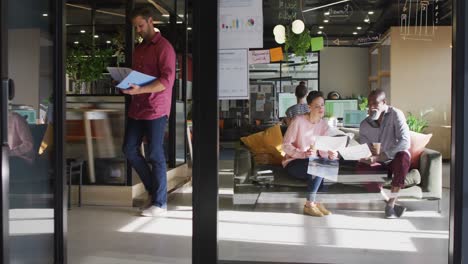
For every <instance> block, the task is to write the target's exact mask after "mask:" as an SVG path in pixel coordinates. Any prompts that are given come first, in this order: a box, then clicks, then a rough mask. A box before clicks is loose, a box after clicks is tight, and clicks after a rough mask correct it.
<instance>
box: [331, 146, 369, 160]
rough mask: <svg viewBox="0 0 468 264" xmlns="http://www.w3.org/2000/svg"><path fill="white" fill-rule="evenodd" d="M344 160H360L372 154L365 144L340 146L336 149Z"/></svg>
mask: <svg viewBox="0 0 468 264" xmlns="http://www.w3.org/2000/svg"><path fill="white" fill-rule="evenodd" d="M338 152H339V153H340V155H341V157H343V159H344V160H360V159H365V158H368V157H370V156H372V153H371V151H370V149H369V146H368V145H367V144H362V145H357V146H352V147H348V148H342V149H340V150H338Z"/></svg>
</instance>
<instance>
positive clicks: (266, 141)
mask: <svg viewBox="0 0 468 264" xmlns="http://www.w3.org/2000/svg"><path fill="white" fill-rule="evenodd" d="M241 141H242V142H243V143H244V144H245V145H246V146H247V147H248V148H249V149H250V151H252V153H253V155H254V159H255V162H257V163H258V164H272V165H280V164H281V161H282V160H283V153H282V148H281V145H282V144H283V134H282V133H281V127H280V125H279V124H278V125H275V126H273V127H270V128H268V129H266V130H265V131H262V132H258V133H255V134H252V135H250V136H248V137H242V138H241Z"/></svg>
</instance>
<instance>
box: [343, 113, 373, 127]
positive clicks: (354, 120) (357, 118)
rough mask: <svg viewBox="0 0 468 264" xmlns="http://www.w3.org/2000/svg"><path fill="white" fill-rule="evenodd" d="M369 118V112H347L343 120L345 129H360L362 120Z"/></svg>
mask: <svg viewBox="0 0 468 264" xmlns="http://www.w3.org/2000/svg"><path fill="white" fill-rule="evenodd" d="M366 117H367V111H361V110H345V111H344V118H343V126H344V127H359V126H360V125H361V122H362V120H364V119H365V118H366Z"/></svg>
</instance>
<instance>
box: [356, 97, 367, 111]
mask: <svg viewBox="0 0 468 264" xmlns="http://www.w3.org/2000/svg"><path fill="white" fill-rule="evenodd" d="M358 102H359V105H358V106H359V110H361V111H365V110H366V109H367V107H368V104H369V102H368V101H367V97H363V96H359V97H358Z"/></svg>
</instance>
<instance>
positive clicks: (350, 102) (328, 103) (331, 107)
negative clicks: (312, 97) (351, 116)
mask: <svg viewBox="0 0 468 264" xmlns="http://www.w3.org/2000/svg"><path fill="white" fill-rule="evenodd" d="M345 110H358V100H357V99H344V100H325V116H328V117H335V118H344V111H345Z"/></svg>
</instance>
